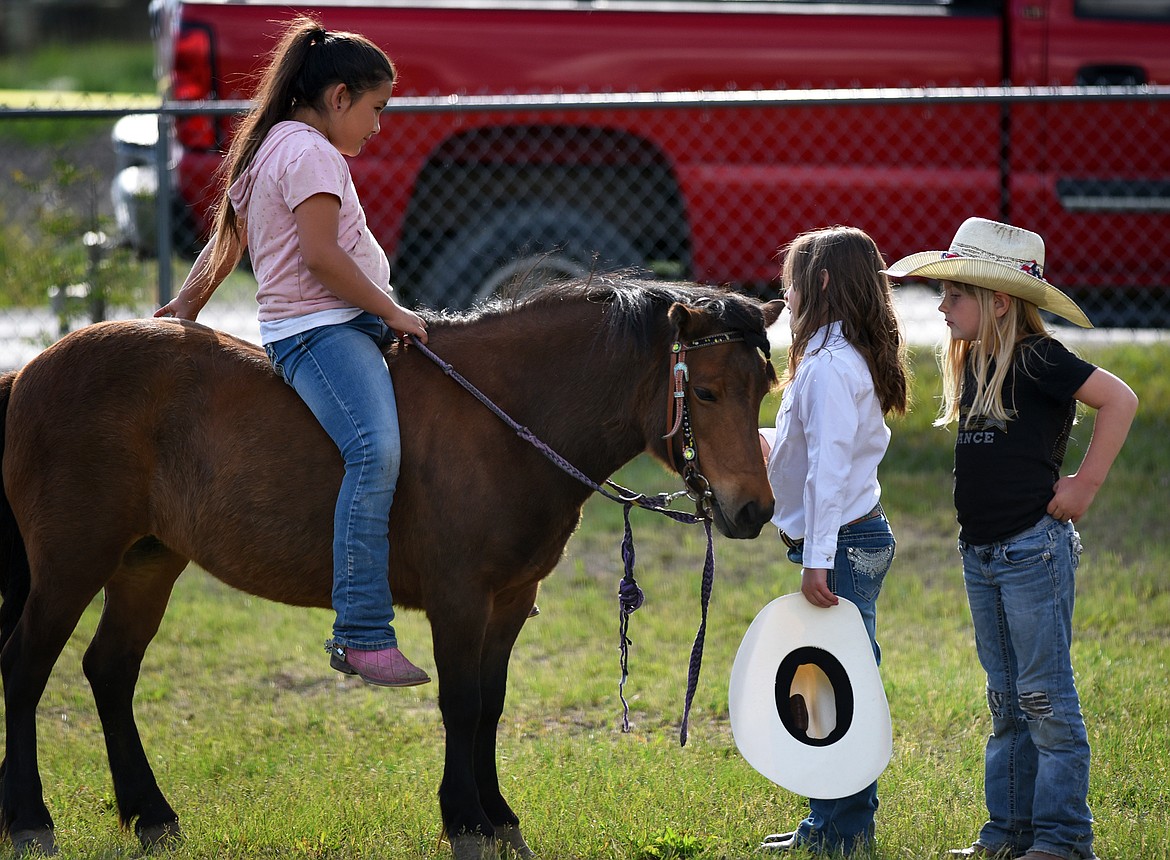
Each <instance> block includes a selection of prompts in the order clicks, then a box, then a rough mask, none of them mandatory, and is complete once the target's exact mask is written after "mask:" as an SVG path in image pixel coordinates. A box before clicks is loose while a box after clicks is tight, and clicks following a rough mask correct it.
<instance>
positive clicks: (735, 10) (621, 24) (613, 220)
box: [155, 0, 1170, 307]
mask: <svg viewBox="0 0 1170 860" xmlns="http://www.w3.org/2000/svg"><path fill="white" fill-rule="evenodd" d="M302 9H303V10H304V11H308V12H311V13H313V14H315V15H317V16H318V17H319V18H320V19H321V21H322V23H323V24H324V25H325V26H326V27H327V28H329V29H335V30H352V31H357V32H361V33H363V34H365V35H367V36H369V37H370V38H372V39H373V40H375V41H376V42H378V43H379V44H380V45H382V46H383V47H384V48H385V49H386V51H387V52H388V53H389V55H390V56H391V58H392V59H393V60H394V61H395V64H396V65H397V67H398V70H399V82H398V84H397V87H396V90H395V93H396V97H399V98H402V97H405V98H406V101H407V103H408V110H406V111H405V112H403V113H388V114H387V115H386V117H385V118H384V120H383V124H382V132H381V134H380V135H379V136H378V137H376V138H375V139H374V140H373V141H371V142H370V144H369V145H368V146H367V149H366V151H365V152H363V154H362V155H361V156H360V157H358V158H356V159H354V160H353V161H352V162H351V167H352V170H353V174H354V178H355V182H356V183H357V185H358V190H359V193H360V195H361V198H362V200H363V203H364V205H365V208H366V211H367V214H368V216H369V220H370V223H371V226H372V228H373V229H374V231H375V234H376V235H377V236H378V238H379V240H380V241H381V242H382V243H383V245H384V247H385V248H386V250H387V252H388V253H389V255H390V257H391V261H392V263H393V265H394V272H395V274H394V282H395V284H396V285H397V286H398V288H399V289H400V291H401V292H403V293H404V294H405V296H406V297H407V299H408V300H411V301H417V302H421V303H424V304H428V305H431V306H434V307H441V306H448V307H463V306H466V305H468V304H469V303H471V302H472V301H474V300H475V299H477V298H480V297H482V296H484V295H487V294H490V293H491V292H493V291H495V290H496V289H498V288H499V287H500V286H501V285H502V284H503V283H504V282H505V281H507V280H508V278H509V277H511V276H512V275H514V274H516V273H524V272H527V271H529V270H530V269H532V268H533V267H534V266H540V267H546V268H552V269H555V270H563V271H581V270H584V269H590V268H594V267H607V266H636V267H644V268H646V269H649V270H651V271H653V272H656V273H658V274H660V275H664V276H682V277H687V278H692V279H695V280H699V281H705V282H718V283H731V284H734V285H737V286H739V287H742V288H745V289H756V290H761V289H766V288H767V286H768V285H769V283H770V282H771V281H772V279H773V277H774V275H775V271H776V251H777V248H778V246H780V245H781V244H783V243H784V242H786V241H787V240H788V239H790V238H791V237H793V236H794V235H796V234H797V233H798V232H800V231H803V230H806V229H810V228H814V227H818V226H823V225H826V224H832V223H850V224H855V225H857V226H860V227H863V228H864V229H866V230H868V231H869V232H870V233H871V234H872V235H873V236H874V238H875V239H876V240H877V241H878V243H879V245H880V246H881V247H882V248H883V250H884V251H885V253H886V254H887V256H888V257H890V258H896V257H899V256H901V255H902V254H905V253H910V252H913V251H916V250H921V249H923V248H931V247H937V248H945V247H946V245H947V243H948V241H949V238H950V236H951V235H952V234H953V232H954V229H955V228H956V227H957V225H958V224H959V223H960V222H961V221H962V220H963V219H964V218H966V217H967V216H968V215H973V214H977V215H983V216H987V217H992V218H997V219H1001V220H1008V221H1012V222H1014V223H1017V224H1020V225H1024V226H1027V227H1029V228H1031V229H1034V230H1037V231H1038V232H1040V233H1042V234H1044V235H1045V237H1046V239H1047V241H1048V247H1049V250H1048V275H1049V278H1050V279H1051V280H1052V281H1053V282H1054V283H1057V284H1060V285H1062V286H1064V287H1066V288H1068V289H1070V290H1072V291H1073V292H1079V293H1082V295H1083V296H1085V297H1088V298H1089V299H1090V305H1092V304H1093V302H1092V301H1091V300H1092V299H1093V298H1094V297H1101V296H1109V297H1115V296H1117V295H1121V294H1122V293H1124V294H1126V295H1140V296H1143V297H1149V296H1152V295H1164V294H1166V293H1167V292H1170V290H1168V288H1170V100H1165V99H1156V98H1155V99H1150V98H1144V99H1143V98H1113V99H1100V98H1086V99H1084V100H1078V101H1075V102H1069V101H1052V100H1045V99H1041V98H1037V99H1034V100H1031V99H1019V100H1013V101H1011V102H1004V101H1002V100H996V99H986V100H980V99H979V98H968V99H963V100H959V101H955V102H937V101H928V100H923V99H922V98H921V97H920V96H921V94H920V93H916V92H915V91H913V90H912V89H910V88H924V87H961V88H978V87H998V86H1001V85H1011V86H1017V87H1020V86H1030V85H1041V86H1048V85H1064V86H1074V85H1082V84H1083V85H1100V84H1105V85H1117V86H1126V85H1139V86H1140V85H1144V84H1166V83H1170V49H1168V48H1167V46H1170V0H898V2H885V0H858V2H836V0H835V2H825V3H819V2H811V0H803V2H787V0H443V2H422V0H417V2H408V0H323V2H322V0H317V2H314V3H312V4H311V5H309V4H306V5H304V6H303V7H302V6H300V5H298V3H297V2H293V3H291V4H290V3H286V2H275V0H269V1H268V2H257V0H231V2H225V0H155V14H156V16H157V17H156V29H157V32H158V33H159V38H160V48H161V52H160V57H161V58H162V63H163V66H164V68H163V71H164V73H165V74H167V75H169V79H168V81H169V94H170V96H171V97H172V98H173V99H175V100H204V99H215V100H224V99H245V98H248V97H249V96H250V95H251V92H250V90H249V89H248V86H249V82H250V81H252V80H253V78H254V75H255V73H256V70H257V68H258V67H259V66H260V65H261V64H262V63H263V62H264V60H265V58H266V55H267V53H268V51H269V50H270V48H271V46H272V44H273V33H274V31H275V29H276V27H277V22H280V21H284V20H287V19H288V18H289V16H291V15H293V14H295V12H296V11H298V10H302ZM846 88H906V92H905V97H904V98H900V99H899V98H895V99H885V100H880V103H879V100H877V99H869V98H864V97H859V96H864V94H858V93H856V92H855V93H852V94H845V93H844V90H845V89H846ZM821 90H824V91H825V92H809V91H821ZM688 92H701V93H704V94H706V95H705V97H704V98H700V99H690V100H687V99H686V98H685V97H683V96H682V95H678V94H684V93H688ZM757 92H761V93H762V95H760V96H759V97H757V95H756V93H757ZM626 93H666V94H672V95H670V96H663V97H661V98H660V99H657V100H649V99H646V98H638V99H635V98H630V99H629V101H630V102H632V103H633V106H632V107H629V106H625V105H621V104H617V103H616V102H621V101H622V100H623V99H622V98H620V97H617V96H616V94H626ZM530 94H565V95H566V96H567V97H566V99H565V100H564V101H563V102H562V103H560V104H556V105H554V104H530V105H528V106H526V107H523V108H520V109H516V108H511V109H500V108H499V107H498V106H497V105H493V104H490V103H486V102H490V101H491V100H490V99H488V100H477V99H471V101H472V102H473V104H471V105H470V106H469V105H468V104H467V102H468V99H467V98H463V99H462V103H461V100H460V99H458V98H452V99H451V106H450V108H449V109H447V108H441V107H439V106H436V105H435V104H434V103H428V104H425V105H424V104H422V103H412V102H411V97H419V96H461V97H466V96H485V95H530ZM584 94H607V96H606V98H607V99H608V101H609V104H607V105H602V106H598V105H590V104H588V101H589V99H588V98H586V97H585V96H584ZM714 94H718V95H719V96H720V97H719V98H718V99H716V100H712V97H713V95H714ZM883 95H885V94H883ZM810 96H818V97H820V98H816V99H814V100H812V101H809V100H808V98H809V97H810ZM724 97H725V98H724ZM704 99H706V100H704ZM477 102H478V103H477ZM230 129H231V118H230V117H224V116H219V117H212V116H194V117H179V118H177V119H176V122H175V129H174V134H175V143H176V144H177V149H178V153H177V154H178V158H177V161H176V164H177V166H176V168H175V171H174V174H173V179H172V182H173V183H174V187H175V188H176V189H177V193H178V194H179V195H180V196H181V198H182V201H183V204H184V208H185V209H186V210H187V211H188V212H189V213H190V215H191V217H192V221H193V225H194V229H195V230H196V231H197V232H199V233H202V231H204V230H205V228H206V224H207V213H208V206H209V204H210V203H211V202H212V199H213V198H212V191H213V188H214V183H213V176H214V171H215V168H216V167H217V165H218V164H219V161H220V158H221V152H222V151H223V149H224V145H225V141H226V140H227V138H228V136H229V134H230Z"/></svg>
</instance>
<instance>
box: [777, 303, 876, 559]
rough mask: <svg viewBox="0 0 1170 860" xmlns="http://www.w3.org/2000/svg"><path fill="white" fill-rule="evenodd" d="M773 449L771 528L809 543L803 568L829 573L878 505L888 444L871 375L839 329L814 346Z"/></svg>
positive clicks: (788, 392)
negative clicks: (841, 539)
mask: <svg viewBox="0 0 1170 860" xmlns="http://www.w3.org/2000/svg"><path fill="white" fill-rule="evenodd" d="M771 435H772V434H771V433H766V432H765V434H764V436H765V438H766V439H767V438H768V437H769V436H771ZM768 441H769V442H770V443H771V444H772V450H771V452H770V453H769V455H768V479H769V480H770V481H771V484H772V493H773V494H774V495H775V497H776V512H775V515H774V516H773V517H772V523H773V524H774V525H775V526H776V527H777V528H779V529H780V530H781V531H783V532H784V533H785V534H786V535H788V536H789V537H790V538H793V539H800V538H804V566H805V567H811V568H830V569H831V568H832V567H833V561H834V559H835V558H836V554H837V532H838V530H839V529H840V528H841V526H843V525H845V524H846V523H849V522H852V521H853V520H855V519H857V518H858V517H862V516H865V514H867V513H869V512H870V511H871V510H873V507H874V505H876V504H877V503H878V500H879V499H880V498H881V485H880V484H878V479H877V470H878V464H879V463H880V462H881V461H882V457H883V456H884V455H885V453H886V448H887V447H888V446H889V443H890V428H889V427H887V426H886V423H885V421H884V420H883V417H882V409H881V403H880V402H879V401H878V398H877V395H876V394H875V393H874V389H873V378H872V377H871V376H870V372H869V367H868V366H867V365H866V363H865V359H864V358H863V357H862V356H861V353H859V352H858V351H857V350H856V349H855V348H854V347H853V345H852V344H850V343H849V342H848V341H847V340H846V339H845V337H844V335H842V334H841V324H840V323H839V322H833V323H829V325H827V326H825V327H823V328H821V329H818V330H817V332H816V334H814V335H813V336H812V339H811V340H810V341H809V343H808V348H807V351H806V353H805V355H804V358H802V359H801V361H800V365H799V366H798V367H797V369H796V375H795V376H794V377H793V379H792V382H791V383H789V385H788V387H787V388H785V390H784V396H783V399H782V400H781V402H780V411H779V412H778V413H777V414H776V431H775V437H774V441H773V439H768Z"/></svg>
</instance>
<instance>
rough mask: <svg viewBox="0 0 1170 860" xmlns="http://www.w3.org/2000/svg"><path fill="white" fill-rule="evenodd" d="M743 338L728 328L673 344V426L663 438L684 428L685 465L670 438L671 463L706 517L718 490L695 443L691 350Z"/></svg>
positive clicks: (669, 408) (669, 411) (669, 421)
mask: <svg viewBox="0 0 1170 860" xmlns="http://www.w3.org/2000/svg"><path fill="white" fill-rule="evenodd" d="M743 339H744V337H743V335H742V334H740V333H739V332H733V331H724V332H720V333H718V334H711V335H707V336H706V337H700V338H696V339H695V340H692V341H690V342H686V341H682V340H676V341H674V343H672V344H671V345H670V353H671V357H672V358H673V360H674V364H673V365H672V367H671V369H670V399H669V400H668V401H667V404H666V426H667V427H668V428H670V429H669V430H667V432H666V435H665V436H663V437H662V438H663V439H673V438H674V436H675V435H677V434H678V431H679V430H682V459H683V465H682V467H681V468H680V467H679V464H678V458H677V456H676V454H675V450H674V443H673V442H667V451H668V452H669V454H670V462H671V465H673V466H674V468H675V469H676V470H678V472H679V474H680V475H681V476H682V481H683V486H684V487H686V488H687V496H688V497H689V498H690V499H691V500H692V501H693V502H694V503H695V509H696V511H697V513H698V515H699V516H700V517H702V518H703V519H705V520H710V519H711V516H712V510H711V506H712V501H713V499H714V497H715V494H714V493H713V492H712V491H711V482H710V481H708V480H707V479H706V478H705V477H704V476H703V473H702V472H700V471H699V449H698V447H697V446H696V444H695V434H694V431H693V430H692V429H691V410H690V407H689V406H688V405H687V383H688V382H689V381H690V379H691V371H690V368H689V367H687V350H689V349H702V348H703V347H706V346H718V345H719V344H723V343H737V342H742V341H743Z"/></svg>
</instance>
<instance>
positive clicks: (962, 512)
mask: <svg viewBox="0 0 1170 860" xmlns="http://www.w3.org/2000/svg"><path fill="white" fill-rule="evenodd" d="M888 274H889V275H890V276H891V277H892V278H904V277H910V276H914V277H919V278H931V279H935V280H938V281H940V282H941V284H942V301H941V303H940V304H939V311H941V312H942V314H943V315H944V316H945V318H946V323H947V327H948V328H949V329H950V334H951V337H950V341H949V343H948V344H947V346H946V347H945V348H944V351H943V353H942V355H941V356H940V360H941V365H942V371H943V404H942V410H941V414H940V416H939V419H938V421H937V422H936V424H939V425H949V424H957V425H958V427H957V435H956V440H955V508H956V511H957V514H958V520H959V526H960V532H959V551H960V554H961V556H962V559H963V574H964V579H965V583H966V587H967V598H968V602H969V603H970V607H971V618H972V620H973V622H974V626H975V645H976V650H977V651H978V653H979V660H980V662H981V663H982V664H983V668H984V670H985V671H986V673H987V701H988V706H989V708H990V710H991V716H992V734H991V736H990V737H989V738H988V741H987V749H986V754H985V759H984V766H985V782H986V785H985V795H986V801H987V810H988V821H987V823H986V824H984V825H983V828H982V829H981V830H980V832H979V836H978V839H977V840H976V841H975V843H974V844H973V845H971V846H970V847H968V848H960V849H956V850H955V851H952V852H951V855H952V856H956V857H988V858H990V857H1004V858H1008V857H1024V858H1027V860H1074V858H1093V857H1094V856H1095V855H1094V853H1093V819H1092V815H1091V813H1090V812H1089V806H1088V801H1087V798H1088V791H1089V744H1088V739H1087V735H1086V732H1085V723H1084V719H1083V717H1082V716H1081V708H1080V700H1079V698H1078V696H1077V690H1076V686H1075V684H1074V682H1073V671H1072V657H1071V653H1070V644H1071V640H1072V611H1073V600H1074V595H1075V592H1076V583H1075V573H1076V568H1077V564H1078V562H1079V560H1080V554H1081V543H1080V537H1079V535H1078V534H1077V532H1076V530H1075V529H1074V527H1073V523H1075V522H1077V521H1078V520H1079V519H1080V518H1081V517H1082V516H1083V515H1084V514H1085V512H1086V511H1087V510H1088V509H1089V506H1090V505H1091V504H1092V502H1093V498H1094V496H1096V494H1097V490H1098V489H1099V488H1100V486H1101V484H1102V483H1103V482H1104V481H1105V478H1106V476H1107V475H1108V474H1109V469H1110V468H1111V467H1112V465H1113V461H1114V459H1115V458H1116V457H1117V454H1118V452H1119V451H1120V450H1121V446H1122V445H1123V444H1124V442H1125V437H1126V435H1127V434H1128V433H1129V426H1130V423H1131V422H1132V420H1133V416H1134V413H1135V412H1136V410H1137V397H1136V396H1135V395H1134V393H1133V391H1132V390H1130V388H1129V386H1128V385H1126V384H1125V382H1123V381H1122V380H1120V379H1118V378H1117V377H1116V376H1114V375H1112V374H1110V373H1108V372H1107V371H1105V370H1102V369H1101V368H1099V367H1094V366H1093V365H1091V364H1089V363H1087V362H1084V361H1082V360H1080V359H1079V358H1077V357H1076V356H1074V355H1073V354H1072V353H1070V352H1069V351H1068V350H1067V349H1065V348H1064V347H1063V346H1062V345H1061V344H1060V343H1059V342H1058V341H1057V340H1055V339H1054V338H1052V337H1051V335H1050V334H1049V333H1048V331H1047V329H1046V328H1045V326H1044V322H1043V320H1042V318H1041V317H1040V312H1039V311H1040V309H1044V310H1048V311H1051V312H1052V313H1055V314H1057V315H1059V316H1061V317H1064V318H1065V319H1067V320H1069V321H1070V322H1073V323H1075V324H1077V325H1080V326H1083V327H1086V328H1087V327H1090V326H1091V325H1092V324H1091V323H1090V322H1089V320H1088V318H1087V317H1086V316H1085V315H1084V313H1082V311H1081V310H1080V308H1078V307H1077V306H1076V304H1075V303H1074V302H1073V301H1072V300H1071V299H1070V298H1069V297H1068V296H1066V295H1065V294H1064V293H1062V292H1060V291H1059V290H1057V289H1056V288H1055V287H1053V286H1052V285H1050V284H1049V283H1048V282H1047V281H1045V280H1044V240H1043V239H1041V237H1040V236H1038V235H1037V234H1035V233H1032V232H1030V231H1028V230H1022V229H1020V228H1018V227H1012V226H1010V225H1008V224H1001V223H998V222H995V221H987V220H984V219H982V218H970V219H968V220H967V221H965V222H964V223H963V224H962V226H961V227H960V228H959V230H958V232H957V233H956V234H955V238H954V241H953V242H952V243H951V247H950V248H949V249H948V250H947V251H925V252H922V253H920V254H912V255H911V256H909V257H906V258H905V259H903V260H899V261H898V262H897V263H895V264H894V265H892V266H891V267H890V268H889V270H888ZM1078 401H1079V402H1081V403H1084V404H1086V405H1088V406H1090V407H1092V408H1094V409H1096V410H1097V417H1096V421H1095V423H1094V429H1093V436H1092V439H1091V441H1090V443H1089V447H1088V448H1087V449H1086V451H1085V456H1084V459H1083V460H1082V461H1081V465H1080V468H1079V469H1078V470H1077V471H1076V472H1075V473H1073V474H1072V475H1068V476H1065V477H1061V474H1060V470H1061V466H1062V464H1063V460H1064V454H1065V449H1066V445H1067V442H1068V436H1069V431H1070V429H1071V427H1072V419H1073V417H1074V415H1075V410H1076V403H1077V402H1078Z"/></svg>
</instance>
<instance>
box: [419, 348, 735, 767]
mask: <svg viewBox="0 0 1170 860" xmlns="http://www.w3.org/2000/svg"><path fill="white" fill-rule="evenodd" d="M408 337H409V339H410V343H411V345H413V346H415V347H417V348H418V350H419V352H421V353H422V354H423V355H425V356H426V357H427V358H429V359H430V360H431V361H433V362H434V363H435V364H436V365H437V366H438V367H439V369H440V370H442V371H443V373H445V374H446V375H447V376H449V377H451V378H452V379H453V380H455V381H456V382H458V383H459V385H460V386H462V387H463V388H464V389H465V390H466V391H467V392H468V393H470V394H471V395H472V396H473V397H475V399H476V400H478V401H479V402H480V403H482V404H483V405H484V406H486V407H487V408H488V409H489V410H491V411H492V413H493V414H495V415H496V417H498V418H499V419H500V420H501V421H503V422H504V423H505V424H507V425H508V426H509V427H511V428H512V430H513V431H514V432H515V433H516V435H517V436H519V437H520V438H521V439H524V440H525V441H526V442H528V443H529V444H531V445H532V446H533V447H534V448H536V450H537V451H539V452H540V453H541V454H543V455H544V456H545V457H546V458H547V459H549V460H550V461H551V462H553V463H554V464H556V465H557V466H558V467H560V469H561V470H562V471H564V472H566V473H567V474H569V475H571V476H573V477H574V478H576V479H577V480H578V481H580V482H581V483H583V484H584V485H585V486H587V487H589V488H590V489H591V490H593V491H594V492H596V493H600V494H601V495H602V496H605V498H607V499H609V500H610V501H614V502H618V503H619V504H621V505H622V506H623V507H624V509H625V534H624V536H623V537H622V563H623V567H624V573H623V575H622V581H621V584H620V585H619V586H618V604H619V607H620V609H619V621H618V638H619V644H620V651H621V657H620V664H621V669H622V678H621V681H620V683H619V684H618V697H619V698H620V699H621V701H622V731H623V732H629V731H630V706H629V704H628V703H627V702H626V697H625V686H626V680H627V678H628V677H629V672H628V668H629V656H630V655H629V646H630V645H631V644H633V643H632V642H631V641H630V639H629V637H628V636H627V633H628V631H629V625H630V615H631V614H632V613H633V612H634V611H635V610H637V609H638V607H640V606H641V605H642V603H643V601H644V600H645V595H644V594H643V593H642V589H641V588H640V587H639V586H638V582H637V580H635V579H634V532H633V529H632V528H631V527H630V508H631V507H634V506H637V507H639V508H644V509H645V510H649V511H655V512H656V513H659V514H662V515H663V516H667V517H670V518H671V519H672V520H674V521H675V522H680V523H687V524H692V525H693V524H694V523H700V522H701V523H703V525H704V527H705V529H706V532H707V558H706V561H705V563H704V565H703V584H702V601H701V603H702V621H701V622H700V625H699V631H698V633H697V634H696V636H695V644H694V645H693V646H692V647H691V661H690V668H689V670H688V672H687V694H686V705H685V707H684V709H683V716H682V726H681V728H680V730H679V745H680V746H686V743H687V723H688V721H689V719H690V713H691V702H692V700H693V699H694V697H695V690H696V689H698V686H699V669H700V667H701V666H702V664H703V641H704V639H705V638H706V635H707V606H708V603H709V602H710V599H711V587H712V584H713V582H714V579H715V546H714V543H713V536H712V533H711V520H710V519H709V518H707V517H699V516H696V515H695V514H687V513H683V512H682V511H672V510H670V509H669V508H667V507H665V505H669V504H670V503H671V502H672V501H673V500H674V499H676V498H677V497H679V496H682V495H686V493H660V494H658V495H656V496H646V495H643V494H642V493H635V492H632V491H630V490H627V489H626V488H625V487H622V486H620V485H618V484H615V483H614V482H613V481H606V482H605V483H606V484H607V485H608V486H610V487H613V488H614V489H615V490H617V494H615V493H611V492H609V491H608V490H606V489H605V488H604V487H602V486H601V485H599V484H598V483H597V482H596V481H594V480H593V479H591V478H590V477H589V476H588V475H586V474H585V473H584V472H582V471H581V470H579V469H578V468H577V467H576V466H574V465H573V464H572V463H570V462H569V461H568V460H566V459H565V458H564V457H562V456H561V455H560V454H558V453H557V452H556V451H554V450H552V448H550V447H548V445H546V444H545V443H544V442H542V441H541V440H540V439H539V438H537V436H536V435H535V434H534V433H533V432H532V431H531V430H529V429H528V428H527V427H525V426H523V425H522V424H520V423H518V422H517V421H515V420H514V419H513V418H512V417H511V416H510V415H508V413H506V412H504V410H502V409H500V407H498V406H496V404H495V403H493V402H492V401H491V400H490V399H489V398H488V397H487V396H486V395H485V394H484V393H483V392H481V391H480V390H479V389H478V388H476V387H475V386H474V385H472V384H471V383H470V382H468V381H467V379H466V378H464V377H463V376H462V375H461V374H460V373H459V371H457V370H455V368H453V367H452V366H451V365H450V364H448V363H447V362H446V361H444V360H443V359H441V358H439V356H437V355H436V354H435V353H434V352H433V351H432V350H431V349H430V348H429V347H428V346H427V345H426V344H424V343H422V342H421V341H420V340H418V338H416V337H414V336H413V335H408Z"/></svg>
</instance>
